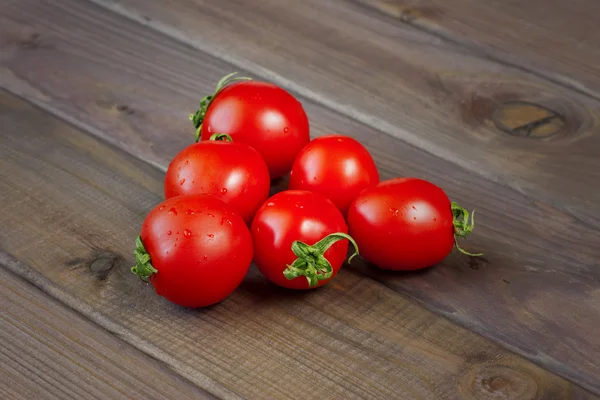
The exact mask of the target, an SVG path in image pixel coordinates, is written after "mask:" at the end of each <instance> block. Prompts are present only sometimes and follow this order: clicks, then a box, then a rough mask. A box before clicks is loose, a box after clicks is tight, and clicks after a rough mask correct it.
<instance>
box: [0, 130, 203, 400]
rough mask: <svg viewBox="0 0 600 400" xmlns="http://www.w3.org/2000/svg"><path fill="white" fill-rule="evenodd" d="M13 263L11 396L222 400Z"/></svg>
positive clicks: (5, 349) (3, 316) (0, 343)
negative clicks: (16, 270) (22, 274)
mask: <svg viewBox="0 0 600 400" xmlns="http://www.w3.org/2000/svg"><path fill="white" fill-rule="evenodd" d="M3 133H5V132H3ZM5 268H6V267H4V268H0V304H2V307H1V308H0V326H1V327H2V328H1V329H0V386H1V387H2V390H3V391H5V393H4V394H2V398H3V399H5V400H8V399H81V400H84V399H99V398H110V399H133V398H144V399H165V400H168V399H212V398H214V397H212V396H210V395H209V394H208V393H206V392H204V391H202V390H200V389H199V388H197V387H195V386H193V385H191V384H190V383H189V382H186V381H184V380H183V379H181V378H180V377H178V376H176V375H175V374H173V372H172V371H170V370H168V369H167V368H165V367H164V366H161V365H159V363H158V362H156V361H155V360H152V359H151V358H149V357H148V356H146V355H144V354H142V353H140V352H139V351H137V350H135V349H134V348H132V347H131V346H129V345H128V344H126V343H124V342H123V341H121V340H119V339H118V338H116V337H115V336H113V335H111V334H110V333H108V332H106V331H105V330H103V329H101V328H99V327H98V326H97V325H95V324H93V323H91V322H90V321H88V320H87V319H85V318H84V317H83V316H81V315H79V314H77V313H76V312H74V311H73V310H71V309H69V308H67V307H65V306H64V305H63V304H61V303H59V302H58V301H56V300H54V299H52V298H50V297H49V296H48V295H46V294H44V293H43V292H42V291H40V290H39V289H37V288H35V287H34V286H32V285H31V284H29V283H26V282H25V281H23V280H21V279H19V278H17V277H16V276H15V275H13V274H11V273H9V272H8V271H7V270H6V269H5Z"/></svg>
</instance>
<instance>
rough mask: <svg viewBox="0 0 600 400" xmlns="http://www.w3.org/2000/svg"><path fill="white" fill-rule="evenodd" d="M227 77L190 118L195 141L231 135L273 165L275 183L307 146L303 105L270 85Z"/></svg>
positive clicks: (271, 169)
mask: <svg viewBox="0 0 600 400" xmlns="http://www.w3.org/2000/svg"><path fill="white" fill-rule="evenodd" d="M235 75H236V73H233V74H230V75H227V76H225V77H224V78H223V79H221V81H219V83H218V84H217V87H216V89H215V92H214V93H213V94H211V95H209V96H206V97H204V98H203V99H202V100H201V102H200V108H199V109H198V111H196V112H195V113H194V114H191V115H190V120H191V121H192V123H193V124H194V127H195V128H196V140H199V139H202V140H208V139H209V138H210V137H211V136H212V135H213V134H215V133H226V134H228V135H230V136H231V137H232V138H233V140H234V141H235V142H241V143H246V144H248V145H250V146H252V147H253V148H255V149H256V150H257V151H258V152H259V153H260V155H261V156H262V157H263V159H264V160H265V162H266V163H267V166H268V167H269V174H270V176H271V179H275V178H279V177H281V176H283V175H285V174H287V173H288V172H289V171H290V169H291V168H292V163H293V162H294V159H295V158H296V155H297V154H298V152H299V151H300V150H301V149H302V147H304V145H306V143H308V141H309V140H310V137H309V124H308V118H307V116H306V113H305V111H304V108H303V107H302V104H300V102H299V101H298V100H297V99H296V98H295V97H294V96H292V95H291V94H290V93H288V92H287V91H285V90H284V89H282V88H280V87H278V86H276V85H272V84H270V83H266V82H257V81H252V80H250V78H246V77H237V76H235Z"/></svg>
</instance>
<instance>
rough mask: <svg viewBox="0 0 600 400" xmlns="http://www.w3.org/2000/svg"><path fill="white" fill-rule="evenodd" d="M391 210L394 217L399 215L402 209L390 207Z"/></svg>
mask: <svg viewBox="0 0 600 400" xmlns="http://www.w3.org/2000/svg"><path fill="white" fill-rule="evenodd" d="M390 211H391V212H392V215H393V216H394V217H397V216H398V213H399V212H400V210H398V209H397V208H390Z"/></svg>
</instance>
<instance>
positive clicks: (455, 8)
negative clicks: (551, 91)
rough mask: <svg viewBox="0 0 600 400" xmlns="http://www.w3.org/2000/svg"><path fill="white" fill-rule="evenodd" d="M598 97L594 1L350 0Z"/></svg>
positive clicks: (599, 55)
mask: <svg viewBox="0 0 600 400" xmlns="http://www.w3.org/2000/svg"><path fill="white" fill-rule="evenodd" d="M351 1H355V2H360V3H363V4H366V5H368V6H371V7H373V8H376V9H378V10H380V11H381V12H383V13H385V14H387V15H390V16H392V17H393V18H396V19H398V20H400V21H402V22H404V23H408V24H411V25H415V26H418V27H419V28H422V29H425V30H427V31H430V32H433V33H435V34H438V35H441V36H442V37H444V38H447V39H449V40H453V41H459V42H461V43H463V44H465V45H467V46H468V47H469V48H472V49H475V50H476V51H478V52H481V53H483V54H486V55H488V56H489V57H492V58H494V59H498V60H501V61H502V62H508V63H511V64H513V65H516V66H520V67H522V68H525V69H527V70H533V71H534V72H535V73H537V74H540V75H542V76H545V77H547V78H548V79H550V80H553V81H555V82H560V83H561V84H563V85H565V86H569V87H573V88H575V89H576V90H580V91H582V92H584V93H587V94H589V95H590V96H593V97H595V98H597V99H598V98H600V32H599V31H598V17H599V16H600V2H598V1H595V0H569V1H564V0H528V1H505V0H486V1H481V0H452V1H448V0H351Z"/></svg>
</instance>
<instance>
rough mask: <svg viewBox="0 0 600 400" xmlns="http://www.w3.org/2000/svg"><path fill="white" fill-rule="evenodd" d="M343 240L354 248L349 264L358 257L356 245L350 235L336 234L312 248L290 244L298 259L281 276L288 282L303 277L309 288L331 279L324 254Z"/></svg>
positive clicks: (297, 242)
mask: <svg viewBox="0 0 600 400" xmlns="http://www.w3.org/2000/svg"><path fill="white" fill-rule="evenodd" d="M344 239H347V240H348V241H350V243H352V245H353V246H354V253H353V254H352V255H351V256H350V258H349V259H348V263H350V261H352V259H353V258H354V257H355V256H356V255H358V245H357V244H356V242H355V241H354V239H352V237H351V236H350V235H347V234H345V233H342V232H337V233H332V234H330V235H328V236H326V237H324V238H323V239H321V240H320V241H318V242H317V243H315V244H313V245H312V246H309V245H308V244H306V243H303V242H301V241H299V240H296V241H295V242H294V243H292V251H293V252H294V254H295V255H296V257H298V258H296V260H294V262H293V263H292V264H291V265H288V266H287V268H286V269H285V270H284V271H283V275H284V276H285V277H286V279H288V280H292V279H295V278H298V277H299V276H304V277H306V280H307V281H308V285H309V286H310V287H314V286H317V285H318V284H319V281H323V280H326V279H329V278H331V275H332V274H333V268H332V267H331V264H330V263H329V260H327V259H326V258H325V256H324V254H325V252H326V251H327V250H328V249H329V248H330V247H331V246H332V245H333V244H334V243H335V242H337V241H339V240H344Z"/></svg>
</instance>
